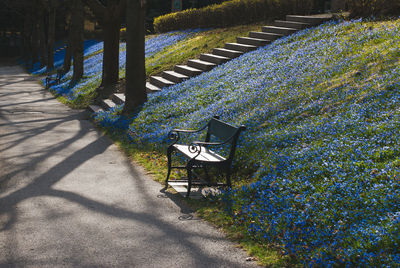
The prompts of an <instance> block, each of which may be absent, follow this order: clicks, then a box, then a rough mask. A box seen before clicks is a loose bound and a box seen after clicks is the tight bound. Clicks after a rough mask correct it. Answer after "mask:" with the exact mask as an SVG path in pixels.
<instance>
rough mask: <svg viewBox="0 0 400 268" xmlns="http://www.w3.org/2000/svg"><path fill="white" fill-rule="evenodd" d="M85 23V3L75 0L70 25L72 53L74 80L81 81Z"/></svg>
mask: <svg viewBox="0 0 400 268" xmlns="http://www.w3.org/2000/svg"><path fill="white" fill-rule="evenodd" d="M83 23H84V12H83V3H82V1H81V0H73V2H72V10H71V27H70V33H71V47H72V55H73V58H74V62H73V63H74V74H73V76H72V80H73V81H79V80H80V79H81V78H82V76H83Z"/></svg>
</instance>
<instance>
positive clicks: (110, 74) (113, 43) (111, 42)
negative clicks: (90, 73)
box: [99, 15, 121, 98]
mask: <svg viewBox="0 0 400 268" xmlns="http://www.w3.org/2000/svg"><path fill="white" fill-rule="evenodd" d="M107 17H108V18H107V19H106V21H105V23H104V26H103V27H104V28H103V33H104V54H103V70H104V72H103V79H102V86H103V87H104V89H103V90H102V91H103V92H99V94H100V95H101V97H103V98H107V97H108V95H109V94H111V93H112V91H113V89H112V88H110V87H112V86H113V85H115V84H116V83H117V82H118V79H119V28H120V23H121V22H120V18H119V16H112V15H111V16H107Z"/></svg>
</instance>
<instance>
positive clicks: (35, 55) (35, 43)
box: [31, 15, 40, 67]
mask: <svg viewBox="0 0 400 268" xmlns="http://www.w3.org/2000/svg"><path fill="white" fill-rule="evenodd" d="M31 47H32V64H31V67H33V64H34V63H36V62H38V61H39V47H40V45H39V17H38V16H37V15H33V16H32V38H31Z"/></svg>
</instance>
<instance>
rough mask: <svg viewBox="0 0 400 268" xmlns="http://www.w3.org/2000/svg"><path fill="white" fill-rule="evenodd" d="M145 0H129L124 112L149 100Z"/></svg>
mask: <svg viewBox="0 0 400 268" xmlns="http://www.w3.org/2000/svg"><path fill="white" fill-rule="evenodd" d="M145 10H146V6H145V1H144V0H128V6H127V14H126V20H127V29H126V86H125V106H124V110H123V114H128V113H129V112H132V111H133V110H134V109H136V108H137V107H138V106H139V105H141V104H143V103H144V102H146V101H147V94H146V67H145Z"/></svg>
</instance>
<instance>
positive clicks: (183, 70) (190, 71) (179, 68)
mask: <svg viewBox="0 0 400 268" xmlns="http://www.w3.org/2000/svg"><path fill="white" fill-rule="evenodd" d="M174 71H175V72H177V73H180V74H183V75H187V76H189V77H192V76H196V75H199V74H201V73H202V72H203V71H202V70H199V69H196V68H193V67H190V66H187V65H176V66H175V68H174Z"/></svg>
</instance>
